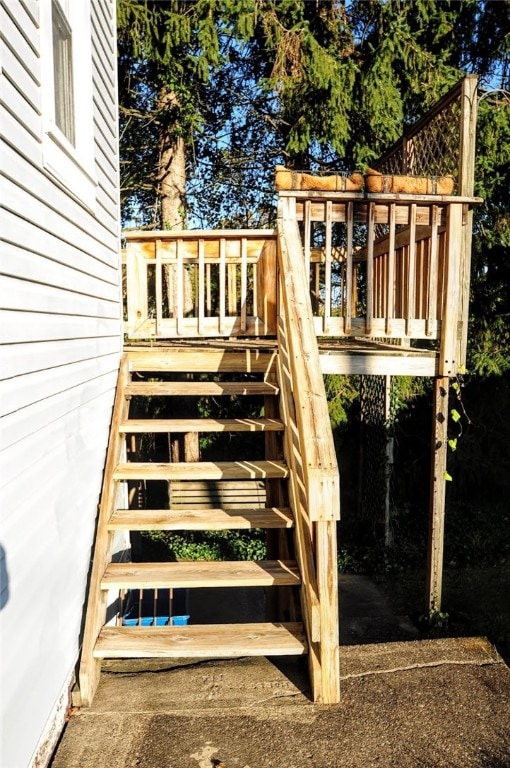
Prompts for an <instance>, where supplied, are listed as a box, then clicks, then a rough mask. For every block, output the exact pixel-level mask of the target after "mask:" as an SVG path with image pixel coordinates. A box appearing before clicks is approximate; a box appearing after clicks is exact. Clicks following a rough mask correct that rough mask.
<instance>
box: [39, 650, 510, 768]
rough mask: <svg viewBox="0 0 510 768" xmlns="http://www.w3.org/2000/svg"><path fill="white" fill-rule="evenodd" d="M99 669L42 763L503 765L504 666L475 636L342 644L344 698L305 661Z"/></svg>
mask: <svg viewBox="0 0 510 768" xmlns="http://www.w3.org/2000/svg"><path fill="white" fill-rule="evenodd" d="M144 665H145V671H135V670H137V669H138V670H140V669H141V663H140V662H136V663H135V662H124V661H123V662H115V663H113V662H109V663H108V664H105V672H104V674H103V676H102V680H101V684H100V687H99V690H98V694H97V696H96V699H95V701H94V704H93V706H92V707H91V708H90V709H88V710H80V711H79V712H78V713H77V714H75V715H74V716H73V717H72V718H71V720H70V722H69V723H68V726H67V729H66V731H65V733H64V736H63V738H62V741H61V743H60V745H59V748H58V750H57V752H56V754H55V756H54V760H53V763H52V768H102V766H108V768H128V767H132V768H135V767H139V768H188V767H189V768H211V766H220V765H222V766H224V768H276V766H277V767H278V768H302V766H310V768H312V766H313V768H337V767H338V768H370V767H371V766H374V768H375V767H378V766H384V768H408V767H409V768H411V767H412V768H418V767H419V768H468V767H470V766H471V767H472V768H509V766H510V670H509V669H508V668H507V667H506V666H505V664H504V663H503V661H502V660H501V658H500V657H499V656H498V654H497V652H496V650H495V649H494V648H493V647H492V646H491V645H490V644H489V643H488V642H487V641H486V640H484V639H483V638H462V639H447V640H427V641H415V642H401V643H381V644H377V645H356V646H346V647H343V648H341V676H342V701H341V703H340V704H339V705H335V706H321V705H317V704H313V703H311V701H310V699H309V690H308V681H307V675H306V665H305V663H304V662H303V660H302V659H286V660H282V661H281V663H280V662H279V661H277V662H274V661H273V662H272V661H270V660H268V659H238V660H233V661H214V660H211V661H205V662H204V661H200V662H197V663H196V664H193V663H190V662H189V660H187V661H186V663H182V664H168V663H162V662H151V663H149V664H148V663H147V662H144Z"/></svg>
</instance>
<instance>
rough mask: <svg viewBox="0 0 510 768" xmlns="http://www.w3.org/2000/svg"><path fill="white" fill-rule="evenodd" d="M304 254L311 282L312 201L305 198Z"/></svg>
mask: <svg viewBox="0 0 510 768" xmlns="http://www.w3.org/2000/svg"><path fill="white" fill-rule="evenodd" d="M304 240H305V247H304V256H305V269H306V274H307V275H308V282H310V257H311V245H312V201H311V200H305V207H304Z"/></svg>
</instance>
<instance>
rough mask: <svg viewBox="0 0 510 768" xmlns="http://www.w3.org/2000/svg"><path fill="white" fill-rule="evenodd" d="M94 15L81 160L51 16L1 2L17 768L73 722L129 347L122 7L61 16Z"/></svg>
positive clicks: (8, 664)
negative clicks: (120, 148) (67, 720)
mask: <svg viewBox="0 0 510 768" xmlns="http://www.w3.org/2000/svg"><path fill="white" fill-rule="evenodd" d="M89 5H90V8H89V11H88V14H87V18H82V22H83V23H81V25H80V27H79V34H81V35H82V37H83V35H84V33H85V32H86V31H87V30H88V33H87V34H88V36H89V40H88V47H87V42H86V41H85V42H84V43H83V45H82V47H81V49H80V54H81V63H80V65H79V67H78V70H77V71H74V70H73V81H74V82H76V78H82V82H85V81H87V79H88V82H89V85H88V93H89V97H87V98H85V99H84V103H83V104H82V105H81V106H80V105H78V103H76V102H75V111H76V135H75V136H74V142H75V144H76V146H73V143H72V141H71V140H70V139H73V137H72V136H70V137H69V136H68V137H67V138H66V137H65V136H64V133H63V132H62V131H61V130H60V129H59V128H58V125H57V124H56V122H55V110H54V106H55V104H54V93H53V90H52V88H48V77H49V76H50V77H51V79H53V54H52V44H51V31H52V30H51V8H52V2H51V0H40V2H35V0H0V61H1V72H0V207H1V211H0V312H1V316H0V341H1V346H0V509H1V518H0V573H1V574H2V587H1V591H0V648H1V653H0V676H1V680H0V690H1V691H2V694H1V696H0V723H1V724H2V725H1V726H0V731H1V733H0V742H1V744H2V747H1V749H2V751H1V753H0V765H1V766H2V768H29V766H35V765H36V764H37V765H38V766H41V767H42V766H44V764H45V761H46V760H47V758H48V756H49V752H50V751H51V747H52V746H53V745H54V744H55V740H56V738H58V733H59V729H60V728H61V727H62V724H63V716H64V711H65V705H66V703H67V689H68V686H69V683H70V681H71V680H72V677H73V671H74V667H75V664H76V662H77V658H78V654H79V644H80V631H81V626H82V612H83V606H84V602H85V597H86V582H87V576H88V571H89V567H90V555H91V548H92V544H93V534H94V526H95V519H96V514H97V505H98V501H99V494H100V487H101V480H102V472H103V467H104V460H105V454H106V448H107V441H108V432H109V423H110V418H111V410H112V405H113V398H114V392H115V385H116V379H117V372H118V366H119V360H120V352H121V347H122V323H121V301H120V296H121V287H120V282H121V276H120V274H121V273H120V256H119V247H120V237H119V215H118V156H117V106H116V41H115V2H114V0H83V2H82V0H80V2H77V1H76V0H67V2H64V1H61V2H60V6H61V8H62V10H63V11H64V12H66V13H69V19H70V25H71V29H73V24H74V25H75V27H74V29H76V24H77V18H78V17H80V14H82V15H83V14H84V13H85V11H84V9H85V8H87V7H88V6H89ZM73 14H75V15H74V16H73ZM80 18H81V17H80ZM48 23H49V27H48ZM74 45H75V40H74V30H73V46H74ZM87 51H88V53H87ZM74 52H75V53H76V50H74ZM48 57H49V58H48ZM75 59H76V57H75V58H74V60H73V66H74V61H75ZM87 73H88V74H87ZM86 93H87V87H85V96H86ZM80 110H81V112H80ZM80 121H81V122H80Z"/></svg>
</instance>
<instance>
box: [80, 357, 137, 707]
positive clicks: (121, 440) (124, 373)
mask: <svg viewBox="0 0 510 768" xmlns="http://www.w3.org/2000/svg"><path fill="white" fill-rule="evenodd" d="M129 379H130V376H129V362H128V356H127V354H126V353H124V355H123V357H122V360H121V363H120V368H119V376H118V380H117V390H116V394H115V401H114V406H113V413H112V421H111V426H110V438H109V441H108V450H107V454H106V463H105V469H104V474H103V486H102V491H101V501H100V503H99V514H98V518H97V526H96V535H95V544H94V553H93V559H92V569H91V572H90V578H89V586H88V598H87V607H86V614H85V627H84V632H83V642H82V650H81V659H80V668H79V678H78V685H79V695H77V696H75V697H73V702H74V704H75V705H79V706H84V707H87V706H90V705H91V704H92V700H93V698H94V695H95V693H96V690H97V686H98V684H99V677H100V675H101V660H100V659H96V658H94V656H93V651H94V646H95V644H96V640H97V638H98V636H99V632H100V631H101V628H102V627H103V625H104V623H105V620H106V610H107V604H108V592H107V591H105V590H102V589H101V579H102V577H103V574H104V572H105V569H106V566H107V565H108V564H109V563H110V562H111V560H112V547H113V541H114V535H115V532H114V531H109V530H108V527H107V526H108V521H109V520H110V518H111V516H112V514H113V511H114V509H115V506H116V502H117V493H118V492H119V488H118V483H115V482H114V480H113V473H114V470H115V468H116V466H117V465H118V464H119V463H120V462H121V461H122V459H123V458H124V455H125V447H126V440H125V435H124V434H121V432H120V430H119V424H120V423H121V422H122V421H124V420H125V418H126V416H127V412H128V408H129V401H128V399H127V398H126V395H125V388H126V385H127V384H128V383H129Z"/></svg>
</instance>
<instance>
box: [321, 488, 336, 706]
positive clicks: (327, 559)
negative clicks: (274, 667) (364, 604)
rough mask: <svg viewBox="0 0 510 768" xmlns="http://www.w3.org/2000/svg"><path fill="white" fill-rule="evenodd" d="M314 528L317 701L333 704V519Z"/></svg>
mask: <svg viewBox="0 0 510 768" xmlns="http://www.w3.org/2000/svg"><path fill="white" fill-rule="evenodd" d="M333 496H334V494H333ZM315 531H316V556H317V586H318V589H319V599H320V625H321V643H320V661H321V678H322V679H321V694H322V695H321V702H322V703H323V704H337V703H338V702H339V701H340V665H339V645H338V642H339V640H338V568H337V543H336V522H334V521H331V522H330V521H327V522H324V521H321V522H318V523H316V524H315Z"/></svg>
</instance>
